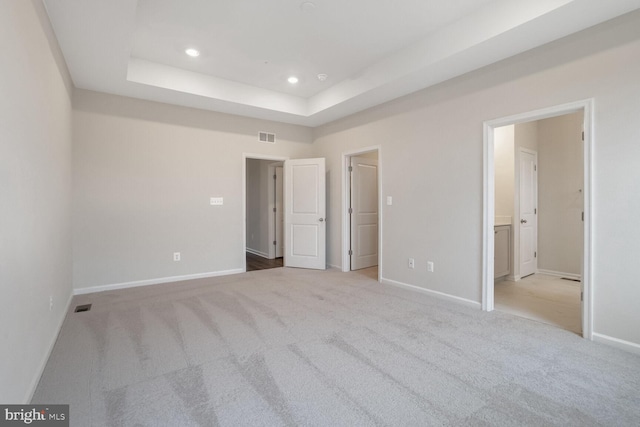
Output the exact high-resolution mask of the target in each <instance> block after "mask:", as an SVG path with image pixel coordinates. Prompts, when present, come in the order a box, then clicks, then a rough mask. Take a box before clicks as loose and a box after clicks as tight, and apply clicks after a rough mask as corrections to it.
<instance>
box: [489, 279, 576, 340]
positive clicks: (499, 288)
mask: <svg viewBox="0 0 640 427" xmlns="http://www.w3.org/2000/svg"><path fill="white" fill-rule="evenodd" d="M580 289H581V286H580V283H579V282H573V281H570V280H564V279H562V278H560V277H555V276H547V275H544V274H534V275H532V276H528V277H525V278H524V279H522V280H520V281H518V282H513V281H510V280H504V281H501V282H497V283H496V284H495V309H496V310H499V311H502V312H505V313H511V314H515V315H517V316H521V317H526V318H527V319H532V320H537V321H539V322H543V323H547V324H549V325H553V326H557V327H559V328H562V329H566V330H569V331H572V332H575V333H576V334H578V335H582V314H581V311H582V309H581V304H580Z"/></svg>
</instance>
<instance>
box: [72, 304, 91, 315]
mask: <svg viewBox="0 0 640 427" xmlns="http://www.w3.org/2000/svg"><path fill="white" fill-rule="evenodd" d="M89 310H91V304H83V305H78V306H76V309H75V310H73V312H74V313H82V312H85V311H89Z"/></svg>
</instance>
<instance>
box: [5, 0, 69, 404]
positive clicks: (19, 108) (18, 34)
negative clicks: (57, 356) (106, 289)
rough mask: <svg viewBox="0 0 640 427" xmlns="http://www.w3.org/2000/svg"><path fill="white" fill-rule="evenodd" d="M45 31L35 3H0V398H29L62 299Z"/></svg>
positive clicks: (58, 90) (55, 134)
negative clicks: (0, 59)
mask: <svg viewBox="0 0 640 427" xmlns="http://www.w3.org/2000/svg"><path fill="white" fill-rule="evenodd" d="M50 34H51V29H50V27H49V23H48V21H46V15H45V12H44V10H43V7H42V4H41V3H38V2H30V1H3V2H0V51H1V52H2V57H3V59H2V66H0V94H2V96H0V171H1V174H2V179H0V194H1V195H2V201H1V203H2V208H0V236H1V238H0V259H1V260H2V261H1V265H0V294H1V298H0V337H2V339H1V342H2V344H0V402H3V403H26V402H27V401H28V400H29V399H30V397H31V394H32V393H33V391H34V389H35V386H36V384H37V381H38V379H39V378H40V373H41V372H42V369H43V368H44V364H45V362H46V360H47V357H48V355H49V351H50V349H51V347H52V346H53V343H54V342H55V339H56V336H57V334H58V330H59V327H60V325H61V322H62V320H63V318H64V315H65V310H66V307H67V305H68V303H69V299H70V297H71V227H70V205H71V98H70V94H69V92H68V91H67V86H66V85H67V84H69V76H68V72H67V70H66V67H64V63H63V61H61V60H60V59H61V57H60V56H58V55H59V48H57V46H56V42H55V39H51V40H49V39H48V38H47V36H48V35H50ZM58 64H62V67H61V68H59V67H58ZM50 297H53V309H52V310H49V298H50Z"/></svg>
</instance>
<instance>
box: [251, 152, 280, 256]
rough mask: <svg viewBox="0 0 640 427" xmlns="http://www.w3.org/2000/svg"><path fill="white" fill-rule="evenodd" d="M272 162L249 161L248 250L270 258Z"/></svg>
mask: <svg viewBox="0 0 640 427" xmlns="http://www.w3.org/2000/svg"><path fill="white" fill-rule="evenodd" d="M271 163H274V162H273V161H272V160H259V159H247V249H251V250H252V251H253V252H256V253H257V254H258V255H261V256H264V257H268V256H269V206H270V204H269V197H268V196H269V188H268V186H269V183H271V184H273V179H271V180H270V179H269V164H271Z"/></svg>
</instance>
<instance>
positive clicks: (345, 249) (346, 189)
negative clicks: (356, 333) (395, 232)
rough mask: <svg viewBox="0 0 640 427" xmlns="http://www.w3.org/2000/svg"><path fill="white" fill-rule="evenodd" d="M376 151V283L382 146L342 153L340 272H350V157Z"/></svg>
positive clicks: (379, 258) (379, 252)
mask: <svg viewBox="0 0 640 427" xmlns="http://www.w3.org/2000/svg"><path fill="white" fill-rule="evenodd" d="M374 151H376V152H377V153H378V282H381V279H382V277H383V276H382V247H383V245H382V227H383V221H382V218H383V212H382V194H383V193H382V170H383V169H382V146H380V145H373V146H369V147H363V148H358V149H355V150H350V151H344V152H343V153H342V162H341V165H342V166H341V167H340V169H342V272H343V273H347V272H349V271H351V269H350V265H351V260H350V258H349V248H350V243H351V232H350V229H349V228H350V224H351V220H350V218H349V205H350V192H351V182H350V181H349V179H348V178H347V174H348V172H347V171H348V168H349V166H350V164H351V157H358V156H359V155H362V154H366V153H371V152H374Z"/></svg>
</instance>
